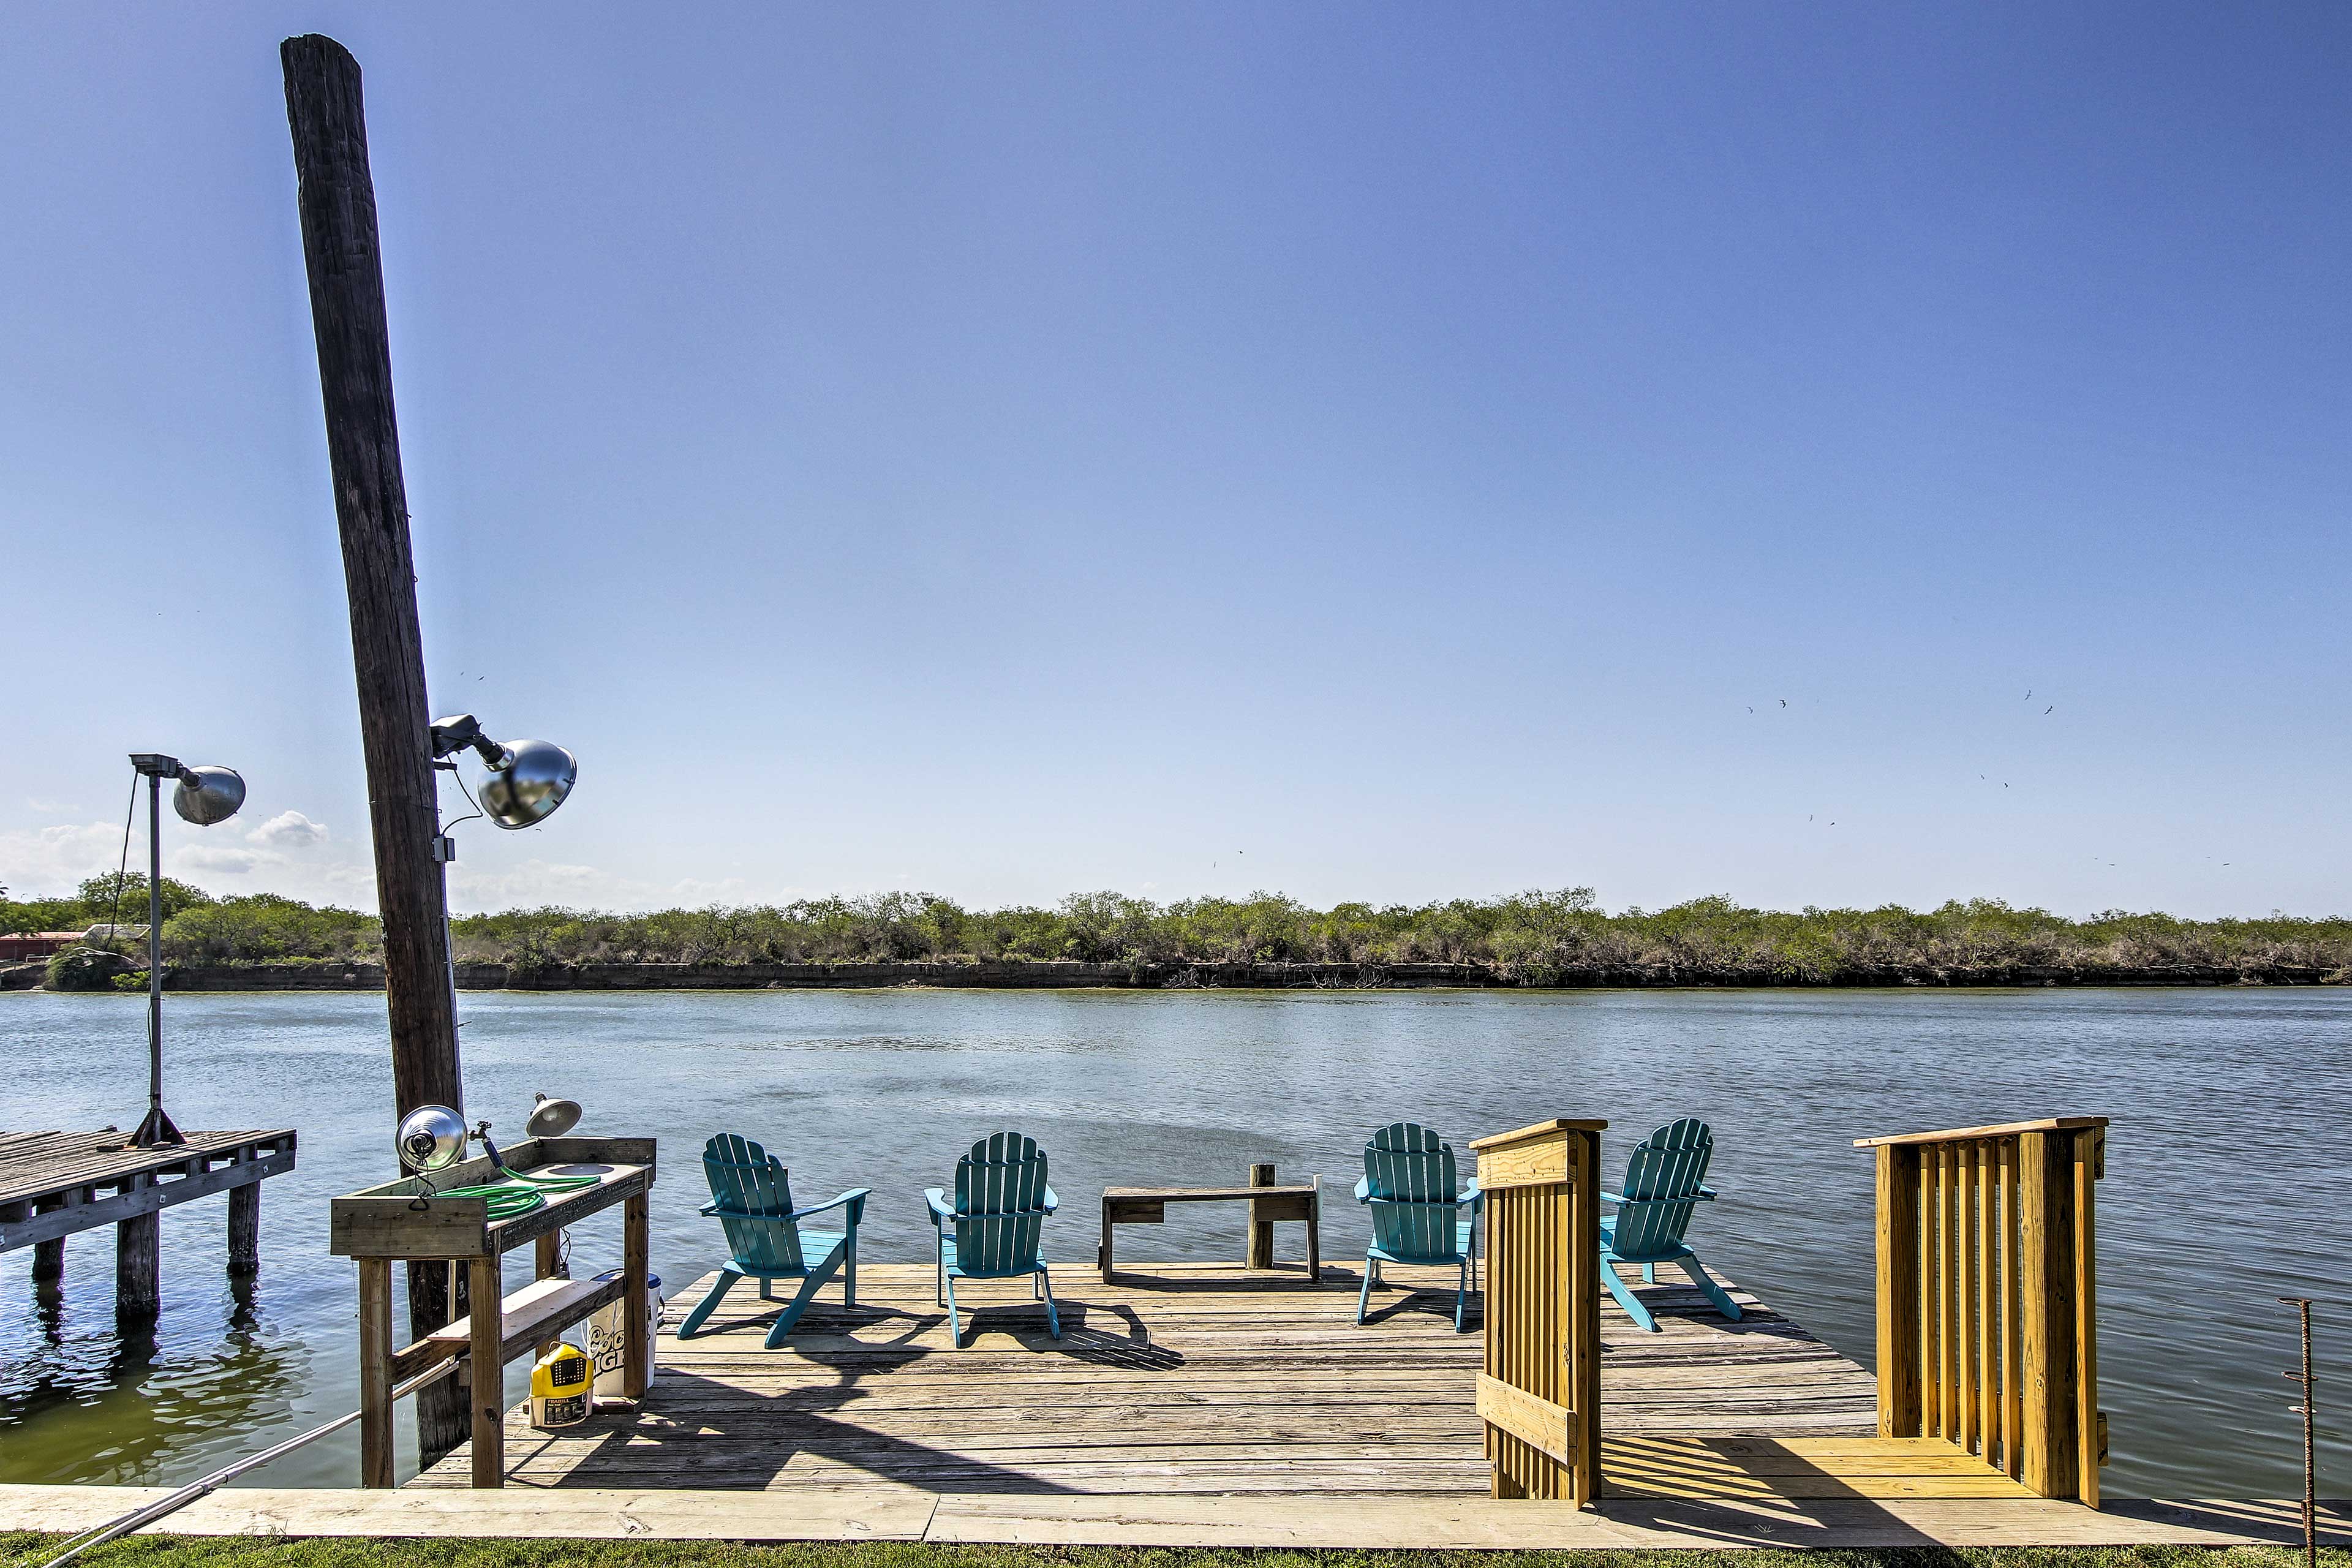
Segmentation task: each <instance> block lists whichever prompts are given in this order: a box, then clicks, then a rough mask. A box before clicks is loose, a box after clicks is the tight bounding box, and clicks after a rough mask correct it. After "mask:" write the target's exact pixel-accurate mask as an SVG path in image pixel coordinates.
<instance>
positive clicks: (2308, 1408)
mask: <svg viewBox="0 0 2352 1568" xmlns="http://www.w3.org/2000/svg"><path fill="white" fill-rule="evenodd" d="M2279 1300H2282V1301H2284V1302H2285V1303H2286V1304H2287V1305H2289V1306H2291V1307H2293V1308H2294V1309H2295V1311H2296V1314H2297V1315H2298V1316H2299V1317H2301V1319H2302V1320H2303V1372H2302V1374H2301V1376H2302V1380H2303V1405H2302V1409H2303V1561H2304V1563H2305V1568H2318V1565H2319V1455H2318V1450H2317V1448H2316V1447H2315V1412H2314V1410H2313V1408H2312V1405H2313V1400H2312V1378H2311V1298H2310V1297H2308V1296H2281V1297H2280V1298H2279ZM2286 1375H2287V1376H2289V1377H2294V1376H2295V1375H2296V1374H2295V1373H2287V1374H2286Z"/></svg>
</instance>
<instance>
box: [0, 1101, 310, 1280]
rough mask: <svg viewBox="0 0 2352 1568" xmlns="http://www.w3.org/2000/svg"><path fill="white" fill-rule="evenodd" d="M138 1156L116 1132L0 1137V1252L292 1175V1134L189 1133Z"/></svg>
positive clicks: (124, 1136) (273, 1130)
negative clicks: (275, 1177)
mask: <svg viewBox="0 0 2352 1568" xmlns="http://www.w3.org/2000/svg"><path fill="white" fill-rule="evenodd" d="M185 1137H186V1140H187V1141H186V1142H184V1143H177V1144H169V1145H164V1146H163V1147H159V1148H153V1149H141V1148H137V1147H134V1146H133V1145H132V1144H131V1134H129V1133H127V1132H122V1131H118V1130H116V1129H114V1128H111V1127H109V1128H105V1129H103V1130H101V1131H96V1132H0V1252H6V1251H10V1250H12V1249H14V1248H16V1247H28V1246H32V1245H34V1244H36V1243H38V1242H43V1241H50V1240H55V1239H57V1238H58V1237H64V1236H68V1235H70V1234H72V1233H73V1232H75V1231H78V1230H87V1229H89V1228H90V1227H92V1226H100V1225H109V1224H114V1223H119V1222H120V1221H121V1220H123V1219H125V1218H130V1217H134V1216H136V1215H142V1214H152V1213H153V1212H155V1211H156V1210H158V1209H162V1208H168V1207H170V1206H172V1205H174V1204H178V1203H184V1202H186V1201H187V1200H188V1199H191V1198H198V1197H206V1196H209V1195H211V1194H214V1193H217V1192H226V1191H228V1190H229V1189H231V1188H234V1187H239V1186H244V1185H247V1184H250V1183H253V1182H257V1181H260V1180H262V1179H264V1178H265V1177H268V1176H274V1175H278V1174H279V1173H282V1172H285V1171H289V1170H292V1169H293V1168H294V1145H295V1138H294V1131H293V1129H291V1128H285V1127H280V1128H270V1129H257V1130H248V1131H226V1132H190V1133H187V1134H185Z"/></svg>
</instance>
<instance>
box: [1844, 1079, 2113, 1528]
mask: <svg viewBox="0 0 2352 1568" xmlns="http://www.w3.org/2000/svg"><path fill="white" fill-rule="evenodd" d="M2106 1128H2107V1120H2106V1118H2105V1117H2104V1116H2062V1117H2057V1118H2053V1119H2052V1120H2049V1121H2013V1122H2007V1123H2003V1124H2001V1125H2000V1126H1995V1127H1961V1128H1955V1129H1952V1130H1950V1131H1943V1132H1906V1133H1903V1134H1900V1135H1898V1136H1895V1137H1891V1138H1862V1139H1857V1140H1855V1147H1857V1148H1865V1149H1870V1150H1873V1151H1874V1152H1875V1153H1876V1156H1877V1160H1878V1430H1879V1434H1880V1436H1886V1437H1942V1438H1946V1439H1948V1441H1950V1442H1951V1443H1952V1444H1953V1445H1954V1446H1956V1447H1958V1448H1960V1449H1962V1450H1963V1451H1965V1452H1967V1453H1970V1454H1974V1455H1977V1456H1979V1458H1982V1459H1983V1460H1984V1461H1985V1463H1986V1464H1988V1465H1990V1466H1991V1467H1992V1468H1995V1469H1997V1470H2001V1471H2004V1472H2005V1473H2007V1474H2008V1475H2010V1476H2011V1477H2012V1478H2014V1479H2016V1480H2018V1481H2019V1482H2021V1483H2022V1484H2023V1485H2024V1486H2025V1487H2026V1488H2027V1489H2030V1490H2032V1491H2035V1492H2038V1493H2040V1494H2041V1495H2042V1496H2043V1497H2047V1498H2068V1499H2076V1500H2081V1501H2083V1502H2085V1503H2088V1504H2089V1505H2090V1506H2091V1507H2093V1508H2096V1507H2098V1505H2099V1467H2100V1466H2101V1465H2102V1464H2104V1463H2105V1462H2106V1447H2107V1442H2106V1417H2105V1416H2104V1415H2101V1414H2100V1413H2099V1350H2098V1326H2097V1306H2098V1279H2097V1275H2098V1270H2097V1246H2096V1240H2097V1225H2096V1220H2095V1209H2096V1204H2095V1194H2096V1190H2097V1189H2096V1184H2097V1182H2098V1180H2099V1178H2100V1177H2101V1176H2103V1175H2105V1173H2106Z"/></svg>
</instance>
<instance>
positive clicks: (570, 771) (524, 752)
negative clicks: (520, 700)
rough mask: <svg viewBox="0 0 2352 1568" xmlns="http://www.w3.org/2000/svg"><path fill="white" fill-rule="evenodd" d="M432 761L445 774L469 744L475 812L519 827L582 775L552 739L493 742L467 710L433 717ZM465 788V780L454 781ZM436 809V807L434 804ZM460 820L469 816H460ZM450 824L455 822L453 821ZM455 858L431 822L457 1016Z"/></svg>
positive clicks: (545, 813) (538, 818)
mask: <svg viewBox="0 0 2352 1568" xmlns="http://www.w3.org/2000/svg"><path fill="white" fill-rule="evenodd" d="M432 739H433V765H434V766H435V767H436V768H437V769H439V770H440V771H441V772H443V773H456V772H457V763H453V762H451V761H450V760H449V759H450V758H451V757H453V756H455V755H457V753H458V752H462V751H464V750H466V749H467V747H468V746H470V747H472V748H473V751H474V754H475V755H476V756H478V757H479V758H481V759H482V765H483V766H484V767H486V768H488V770H489V776H488V777H487V778H485V779H483V780H482V789H481V798H480V800H479V801H478V802H477V803H476V805H475V808H474V809H475V812H476V814H477V815H478V816H487V817H488V818H489V819H490V821H491V822H493V823H495V824H497V825H498V826H500V827H504V828H508V829H510V830H512V829H520V828H525V827H536V826H538V825H539V824H541V823H542V822H544V821H546V820H547V819H548V818H549V817H551V816H554V815H555V808H556V807H557V806H559V805H562V804H563V802H564V798H565V797H566V796H567V795H571V793H572V784H575V783H577V782H578V780H579V777H580V763H579V761H578V760H577V759H576V758H574V757H573V756H572V753H571V752H567V751H565V750H564V749H563V748H562V747H561V746H559V745H557V744H556V743H555V742H552V741H513V742H501V741H493V740H491V739H490V738H489V737H488V735H486V734H484V733H482V725H481V721H479V720H478V719H476V718H475V717H474V716H473V715H472V714H471V713H460V714H457V715H456V716H455V717H454V718H448V719H436V720H435V721H433V736H432ZM457 787H458V788H460V789H463V788H465V787H466V786H465V781H464V780H462V779H460V780H459V781H458V784H457ZM437 809H438V808H437V807H436V812H437ZM457 820H458V822H463V821H466V820H467V818H465V817H459V818H458V819H457ZM449 826H451V827H454V826H457V823H451V824H450V825H449ZM433 859H434V863H435V864H436V865H438V866H439V867H440V868H441V877H442V884H441V924H442V946H443V947H444V948H445V949H446V952H447V953H448V956H449V1016H450V1017H452V1018H455V1017H456V1016H457V942H456V941H455V940H454V939H453V938H451V937H450V936H449V935H448V923H449V885H448V877H449V866H450V863H451V862H452V861H454V860H456V859H457V839H455V838H453V837H450V835H449V832H448V829H447V828H445V827H443V826H440V825H439V823H438V822H436V824H435V825H434V833H433Z"/></svg>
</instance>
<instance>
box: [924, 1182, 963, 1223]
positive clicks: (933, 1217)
mask: <svg viewBox="0 0 2352 1568" xmlns="http://www.w3.org/2000/svg"><path fill="white" fill-rule="evenodd" d="M923 1202H924V1203H925V1204H926V1205H929V1214H930V1221H931V1224H932V1226H938V1225H939V1223H940V1221H941V1220H943V1219H953V1218H955V1216H956V1212H955V1205H952V1204H950V1203H949V1202H948V1195H947V1192H946V1189H944V1188H941V1187H925V1188H924V1189H923Z"/></svg>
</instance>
